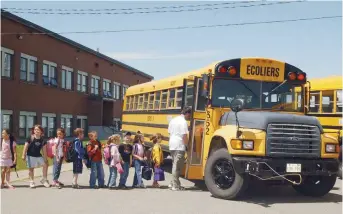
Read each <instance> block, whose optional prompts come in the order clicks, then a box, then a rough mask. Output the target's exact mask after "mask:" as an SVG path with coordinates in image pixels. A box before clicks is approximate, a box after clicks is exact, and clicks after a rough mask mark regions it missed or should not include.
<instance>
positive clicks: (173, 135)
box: [168, 115, 188, 151]
mask: <svg viewBox="0 0 343 214" xmlns="http://www.w3.org/2000/svg"><path fill="white" fill-rule="evenodd" d="M168 133H169V134H170V137H169V150H179V151H185V150H186V147H185V144H184V143H183V135H185V134H188V124H187V121H186V119H185V117H184V116H183V115H180V116H177V117H175V118H173V119H172V120H171V121H170V123H169V127H168Z"/></svg>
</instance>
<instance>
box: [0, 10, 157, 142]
mask: <svg viewBox="0 0 343 214" xmlns="http://www.w3.org/2000/svg"><path fill="white" fill-rule="evenodd" d="M1 33H2V34H1V125H2V128H8V129H10V130H11V131H12V133H13V134H14V136H15V137H17V138H19V139H25V138H26V137H28V136H29V134H30V130H31V128H32V126H33V125H34V124H41V125H42V126H43V128H44V129H45V136H46V137H51V136H54V135H55V132H56V129H57V128H58V127H63V128H65V129H66V133H67V136H70V137H71V136H72V130H73V129H74V128H76V127H81V128H84V129H85V130H86V131H88V130H96V131H98V133H99V135H100V136H99V137H100V138H103V137H106V136H108V135H110V134H112V133H114V132H115V131H116V130H118V129H119V128H120V120H121V114H122V105H123V97H124V94H125V91H126V89H127V88H128V87H129V86H132V85H135V84H139V83H144V82H148V81H151V80H152V79H153V77H152V76H150V75H148V74H146V73H143V72H141V71H139V70H137V69H135V68H132V67H131V66H128V65H126V64H124V63H122V62H119V61H117V60H115V59H112V58H110V57H108V56H106V55H104V54H101V53H99V52H97V51H95V50H92V49H90V48H87V47H85V46H83V45H81V44H78V43H76V42H74V41H72V40H70V39H67V38H65V37H63V36H61V35H58V34H56V33H53V32H51V31H49V30H47V29H45V28H43V27H41V26H38V25H36V24H34V23H32V22H29V21H27V20H25V19H23V18H20V17H18V16H16V15H14V14H11V13H9V12H5V11H3V10H2V11H1ZM6 33H7V34H6Z"/></svg>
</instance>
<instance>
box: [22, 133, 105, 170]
mask: <svg viewBox="0 0 343 214" xmlns="http://www.w3.org/2000/svg"><path fill="white" fill-rule="evenodd" d="M100 142H101V143H102V144H106V142H107V141H106V140H101V141H100ZM87 143H88V140H87V141H85V140H84V141H83V145H84V146H85V145H86V144H87ZM23 150H24V145H17V171H19V170H26V169H28V168H27V167H26V161H23V159H21V156H22V155H23ZM48 162H49V166H51V165H52V164H53V159H51V158H48Z"/></svg>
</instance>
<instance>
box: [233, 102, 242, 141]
mask: <svg viewBox="0 0 343 214" xmlns="http://www.w3.org/2000/svg"><path fill="white" fill-rule="evenodd" d="M243 106H244V100H243V99H234V100H232V101H231V104H230V108H231V110H232V111H233V112H235V118H236V126H237V132H236V137H237V138H239V137H240V136H241V135H242V132H241V131H240V130H239V128H240V126H239V120H238V115H237V113H238V112H240V111H242V110H243Z"/></svg>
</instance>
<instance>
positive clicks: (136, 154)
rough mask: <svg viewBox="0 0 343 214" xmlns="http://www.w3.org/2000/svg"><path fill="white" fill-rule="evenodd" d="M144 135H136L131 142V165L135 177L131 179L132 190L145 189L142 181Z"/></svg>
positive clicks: (144, 158)
mask: <svg viewBox="0 0 343 214" xmlns="http://www.w3.org/2000/svg"><path fill="white" fill-rule="evenodd" d="M143 143H144V135H143V134H136V135H135V139H134V141H133V153H132V159H133V165H134V168H135V176H134V177H133V184H132V188H145V186H144V184H143V179H142V165H143V161H144V160H146V157H144V153H145V152H144V146H143Z"/></svg>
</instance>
